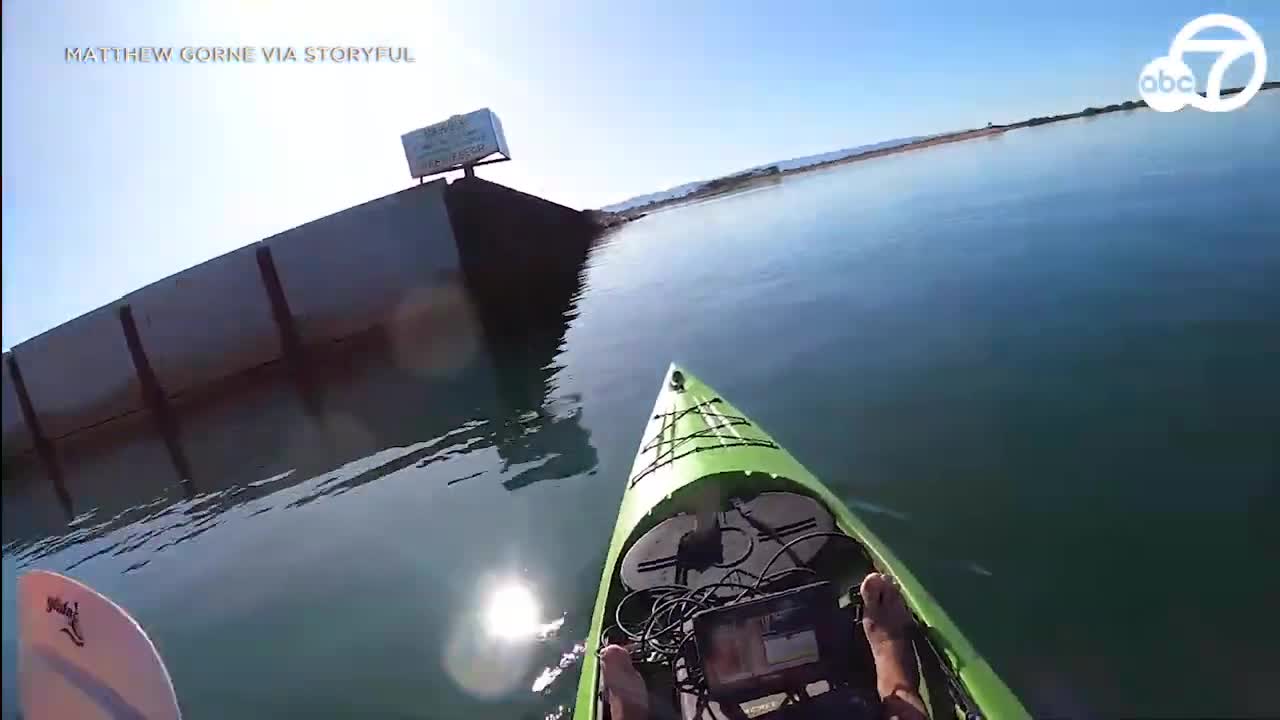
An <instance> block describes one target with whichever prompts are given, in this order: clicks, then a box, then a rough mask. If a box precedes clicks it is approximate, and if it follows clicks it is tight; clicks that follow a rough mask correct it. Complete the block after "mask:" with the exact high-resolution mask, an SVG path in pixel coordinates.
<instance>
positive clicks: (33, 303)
mask: <svg viewBox="0 0 1280 720" xmlns="http://www.w3.org/2000/svg"><path fill="white" fill-rule="evenodd" d="M754 5H756V4H751V3H747V4H744V3H741V2H693V3H690V2H646V3H628V4H625V5H624V4H617V3H601V2H591V1H586V2H564V3H558V4H557V3H551V2H544V1H541V0H539V1H538V2H528V3H519V2H515V1H514V0H512V1H511V2H499V3H489V2H482V1H481V0H456V1H450V2H408V1H405V2H368V3H353V2H340V3H338V2H333V3H331V2H327V1H324V0H313V1H307V0H298V1H297V2H271V1H270V0H253V1H250V0H216V1H215V0H209V1H208V2H202V3H201V2H168V1H164V2H160V1H137V2H133V1H125V0H93V1H88V0H86V1H85V2H56V1H48V0H16V1H15V2H6V3H5V6H4V14H3V24H4V37H3V55H4V57H3V73H4V77H3V93H4V98H3V129H4V130H3V154H2V157H3V248H4V256H3V273H4V275H3V342H4V347H5V348H9V347H11V346H12V345H14V344H16V343H18V342H21V341H22V340H24V339H26V338H28V337H31V336H33V335H36V334H38V333H40V332H43V331H44V330H46V329H48V328H50V327H53V326H54V325H57V324H59V323H61V322H63V321H65V320H68V319H70V318H72V317H74V316H76V315H79V314H82V313H84V312H87V311H89V310H92V309H93V308H95V307H98V306H101V305H103V304H106V303H108V302H111V301H112V300H115V299H116V298H118V297H120V296H122V295H124V294H126V293H128V292H131V291H132V290H134V289H137V288H138V287H141V286H143V285H145V284H147V283H149V282H152V281H154V280H157V279H159V278H161V277H164V276H166V275H169V274H172V273H174V272H177V271H179V270H182V269H183V268H186V267H189V266H191V265H194V264H196V263H199V262H201V261H204V260H207V259H209V258H211V257H215V256H217V255H220V254H222V253H224V252H227V251H229V250H233V249H235V248H237V247H241V246H243V245H246V244H248V243H251V242H253V241H255V240H258V239H260V238H263V237H266V236H269V235H272V234H275V233H277V232H280V231H283V230H286V229H288V228H291V227H294V226H296V225H299V224H302V223H304V222H307V221H309V220H313V219H315V218H318V217H321V216H324V215H327V214H330V213H332V212H336V211H338V210H341V209H343V208H346V207H349V206H351V205H355V204H358V203H361V202H364V201H367V200H370V199H373V198H375V197H379V196H381V195H384V194H387V193H390V192H394V191H396V190H399V189H402V188H404V187H407V186H409V185H410V184H411V183H412V182H413V181H412V180H411V179H410V178H409V177H408V171H407V168H406V164H405V159H404V153H403V150H402V148H401V146H400V140H399V138H400V135H401V134H402V133H404V132H406V131H408V130H412V129H414V128H416V127H421V126H422V125H426V124H429V123H431V122H434V121H437V120H440V119H443V118H445V117H448V116H449V115H452V114H455V113H459V112H466V111H469V110H472V109H475V108H479V107H485V106H488V107H491V108H493V109H494V110H495V111H497V112H498V113H499V115H500V116H501V117H502V119H503V124H504V126H505V130H506V134H507V139H508V141H509V144H510V146H511V150H512V154H513V157H514V161H513V162H510V163H504V164H501V165H496V166H493V167H491V168H484V169H482V170H481V173H480V174H481V176H483V177H487V178H489V179H491V180H494V181H497V182H501V183H504V184H507V185H510V186H512V187H516V188H519V189H521V190H525V191H527V192H532V193H535V194H539V195H542V196H544V197H547V198H549V199H552V200H556V201H559V202H563V203H565V204H568V205H572V206H575V207H596V206H599V205H604V204H608V203H610V202H615V201H619V200H623V199H625V198H627V197H630V196H633V195H638V194H641V193H646V192H651V191H654V190H659V189H664V188H666V187H670V186H673V185H677V184H680V183H683V182H687V181H690V180H695V179H701V178H709V177H714V176H717V175H721V174H724V173H727V172H731V171H734V170H737V169H740V168H744V167H748V166H751V165H756V164H761V163H765V162H769V161H773V160H779V159H785V158H789V157H795V156H800V155H806V154H812V153H819V152H826V151H829V150H834V149H838V148H841V147H849V146H854V145H860V144H865V143H871V142H876V141H880V140H886V139H890V138H895V137H902V136H909V135H918V134H925V133H933V132H942V131H946V130H953V129H961V128H966V127H972V126H979V125H985V124H986V123H987V122H988V121H995V122H1007V121H1015V120H1019V119H1024V118H1026V117H1029V116H1033V115H1044V114H1052V113H1058V112H1067V111H1072V110H1077V109H1079V108H1081V107H1084V106H1087V105H1096V104H1105V103H1109V102H1116V101H1120V100H1124V99H1129V98H1133V97H1136V95H1137V93H1136V88H1135V85H1136V77H1137V73H1138V71H1139V70H1140V69H1141V67H1142V66H1143V65H1144V64H1145V63H1146V62H1147V61H1149V60H1150V59H1152V58H1153V57H1155V56H1157V55H1162V54H1164V52H1165V51H1166V49H1167V47H1168V43H1169V41H1170V39H1171V38H1172V36H1173V34H1174V32H1176V31H1177V30H1178V28H1180V27H1181V26H1182V25H1183V24H1184V23H1185V22H1187V21H1188V20H1190V19H1192V18H1194V17H1196V16H1198V15H1201V14H1204V13H1207V12H1229V13H1232V14H1236V15H1239V16H1241V17H1243V18H1244V19H1245V20H1247V21H1249V22H1250V23H1251V24H1252V25H1253V26H1254V28H1255V29H1257V31H1258V32H1259V34H1260V35H1261V36H1262V37H1263V40H1264V42H1266V44H1267V45H1268V46H1269V47H1270V48H1272V52H1271V56H1272V61H1271V69H1270V71H1269V72H1268V77H1269V79H1276V78H1277V77H1280V68H1278V67H1277V66H1280V3H1278V2H1275V1H1274V0H1259V1H1255V2H1241V1H1230V0H1223V1H1221V2H1216V3H1214V2H1198V1H1187V2H1183V1H1179V0H1171V1H1164V0H1161V1H1156V0H1152V1H1151V2H1148V3H1143V4H1138V3H1125V2H1119V1H1116V0H1111V1H1109V2H1069V3H1068V2H1055V3H1051V4H1039V3H1016V4H1015V3H1009V4H995V3H984V2H952V1H951V0H928V1H924V2H888V1H887V0H885V1H883V2H855V1H853V0H845V1H843V2H831V3H804V2H786V3H764V4H762V5H764V7H755V6H754ZM97 45H112V46H144V45H145V46H172V47H175V48H178V47H182V46H213V45H221V46H245V45H250V46H259V47H261V46H295V47H304V46H317V45H393V46H406V47H409V48H411V49H412V51H413V53H414V55H415V56H416V58H417V62H416V63H415V64H412V65H401V66H396V65H387V64H382V65H333V64H323V65H307V64H304V63H299V64H296V65H266V64H262V63H257V64H251V65H198V64H190V65H188V64H182V63H178V62H174V63H171V64H167V65H132V64H107V65H75V64H67V63H66V62H65V61H64V50H65V48H67V47H71V46H97ZM1193 67H1194V65H1193ZM1248 72H1249V65H1248V63H1247V61H1242V62H1241V63H1238V64H1237V67H1234V68H1233V72H1232V73H1231V74H1229V75H1228V81H1229V82H1231V84H1240V83H1241V82H1243V80H1242V78H1243V77H1245V76H1247V74H1248ZM1232 81H1234V82H1232Z"/></svg>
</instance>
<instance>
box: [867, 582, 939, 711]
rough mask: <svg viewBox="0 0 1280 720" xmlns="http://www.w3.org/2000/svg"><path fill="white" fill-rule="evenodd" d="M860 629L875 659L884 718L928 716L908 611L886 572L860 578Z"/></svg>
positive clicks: (895, 585) (877, 684) (877, 685)
mask: <svg viewBox="0 0 1280 720" xmlns="http://www.w3.org/2000/svg"><path fill="white" fill-rule="evenodd" d="M859 592H860V594H861V595H862V606H863V612H862V629H863V631H864V632H865V633H866V635H867V643H868V644H870V645H871V655H872V657H873V658H875V662H876V690H877V691H879V693H880V699H881V700H882V701H883V702H884V710H885V717H887V718H901V720H920V719H924V718H928V717H929V715H928V713H927V712H925V709H924V701H922V700H921V699H920V670H919V668H918V667H917V666H916V652H915V648H914V647H913V646H912V645H911V638H910V636H909V635H908V634H907V633H908V630H909V629H910V627H911V622H912V620H911V613H910V612H909V611H908V610H907V605H906V603H905V602H903V600H902V593H901V592H900V591H899V590H898V586H897V584H895V583H894V582H893V580H892V579H890V578H889V577H888V576H886V575H881V574H880V573H871V574H870V575H868V576H867V577H866V578H865V579H863V581H862V587H861V588H860V589H859Z"/></svg>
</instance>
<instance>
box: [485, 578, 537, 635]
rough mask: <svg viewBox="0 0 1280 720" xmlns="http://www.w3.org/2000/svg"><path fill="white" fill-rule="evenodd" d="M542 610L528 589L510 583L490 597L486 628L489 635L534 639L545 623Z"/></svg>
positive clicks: (486, 612) (486, 611) (500, 587)
mask: <svg viewBox="0 0 1280 720" xmlns="http://www.w3.org/2000/svg"><path fill="white" fill-rule="evenodd" d="M541 613H542V608H541V607H540V606H539V605H538V598H537V597H535V596H534V594H533V592H532V591H530V590H529V588H528V587H525V586H524V585H521V584H520V583H515V582H510V583H505V584H503V585H501V586H499V587H498V588H497V589H496V590H495V591H494V592H493V594H492V595H490V596H489V604H488V605H487V606H486V607H485V613H484V625H485V629H486V630H488V632H489V634H490V635H492V636H494V637H499V638H504V639H508V640H516V639H519V638H528V637H532V636H533V635H535V634H536V633H537V632H538V629H539V628H540V627H541V625H542V623H541V622H540V621H539V617H540V616H541Z"/></svg>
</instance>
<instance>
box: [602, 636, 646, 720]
mask: <svg viewBox="0 0 1280 720" xmlns="http://www.w3.org/2000/svg"><path fill="white" fill-rule="evenodd" d="M600 674H601V675H602V676H603V678H604V688H605V699H606V700H608V702H609V716H610V718H611V719H612V720H646V718H648V716H649V693H648V691H647V690H646V689H645V687H644V678H642V677H640V673H639V672H636V669H635V667H634V666H632V664H631V653H629V652H627V649H626V648H624V647H622V646H619V645H609V646H608V647H606V648H605V649H604V650H602V651H601V652H600Z"/></svg>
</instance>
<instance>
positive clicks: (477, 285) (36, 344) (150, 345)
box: [0, 178, 595, 474]
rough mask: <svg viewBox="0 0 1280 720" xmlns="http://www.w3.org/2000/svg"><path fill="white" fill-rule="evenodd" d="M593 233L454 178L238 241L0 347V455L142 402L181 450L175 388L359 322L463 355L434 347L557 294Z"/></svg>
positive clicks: (329, 342)
mask: <svg viewBox="0 0 1280 720" xmlns="http://www.w3.org/2000/svg"><path fill="white" fill-rule="evenodd" d="M594 234H595V231H594V227H593V226H592V224H591V223H590V222H589V221H588V220H587V218H586V216H585V215H583V214H582V213H580V212H578V211H575V210H572V209H570V208H566V207H563V206H560V205H557V204H555V203H551V202H548V201H546V200H542V199H540V198H535V197H533V196H529V195H526V194H524V193H519V192H517V191H514V190H511V189H509V188H505V187H503V186H501V185H497V184H494V183H491V182H487V181H484V180H479V179H476V178H467V179H462V180H457V181H455V182H454V183H453V184H452V185H450V184H447V183H446V182H445V181H444V180H437V181H435V182H431V183H427V184H424V185H418V186H414V187H412V188H409V189H406V190H403V191H401V192H398V193H395V194H393V195H389V196H386V197H383V198H379V199H377V200H373V201H371V202H368V203H364V204H362V205H359V206H356V207H353V208H349V209H347V210H344V211H342V212H339V213H335V214H333V215H330V216H328V217H325V218H322V219H319V220H316V221H313V222H310V223H307V224H305V225H302V226H300V227H297V228H294V229H292V230H289V231H286V232H283V233H280V234H279V235H275V236H272V237H270V238H267V239H266V240H263V241H261V242H258V243H254V244H251V245H248V246H246V247H242V248H240V249H238V250H235V251H232V252H229V253H227V254H225V255H222V256H220V257H217V258H214V259H212V260H209V261H207V262H205V263H202V264H200V265H198V266H195V267H193V268H190V269H188V270H186V271H184V272H181V273H178V274H176V275H173V276H171V277H168V278H165V279H163V280H160V281H158V282H155V283H152V284H151V285H148V286H147V287H144V288H141V289H139V290H137V291H135V292H133V293H130V294H129V295H127V296H125V297H123V298H121V299H120V300H118V301H116V302H114V303H111V304H109V305H107V306H104V307H102V308H99V309H97V310H95V311H93V312H90V313H88V314H86V315H83V316H81V317H79V318H76V319H74V320H71V321H70V322H67V323H65V324H63V325H61V326H58V327H56V328H54V329H52V330H50V331H48V332H46V333H43V334H41V335H39V336H37V337H35V338H32V339H31V340H28V341H26V342H24V343H21V344H19V345H18V346H16V347H14V348H13V351H12V353H11V356H10V354H6V358H5V368H4V372H3V388H2V395H0V397H2V399H3V421H4V422H3V430H4V456H5V458H6V459H8V458H11V457H13V456H15V455H19V454H26V453H32V452H33V451H34V454H36V455H42V456H43V455H48V456H49V457H42V459H41V460H42V462H44V463H45V464H50V463H53V464H56V463H57V462H58V460H57V458H56V457H54V455H56V454H57V453H56V450H50V451H47V452H42V451H41V447H42V443H41V437H42V438H43V439H45V440H46V441H48V442H46V443H44V444H45V445H48V444H49V442H52V443H53V445H54V446H55V447H56V446H59V445H60V444H63V441H65V440H67V439H68V438H71V437H72V436H74V435H76V434H77V433H81V432H83V431H85V430H88V429H90V428H95V427H98V426H102V425H104V424H113V423H116V421H122V420H126V419H127V418H130V417H146V416H151V418H152V420H153V421H154V425H155V426H156V427H157V428H158V431H159V432H160V434H161V435H163V436H165V439H166V443H168V444H169V445H170V453H171V455H172V454H174V453H175V452H176V453H177V454H179V455H180V454H181V450H180V448H178V449H177V450H175V449H174V447H173V446H174V445H175V444H180V443H179V441H178V436H179V433H178V430H177V428H176V427H175V426H174V420H173V418H171V417H168V413H167V409H166V408H165V407H164V406H165V405H167V404H168V403H169V402H171V401H175V398H178V399H179V400H177V402H182V401H181V400H180V398H182V397H183V396H187V395H193V396H200V395H201V394H206V395H207V394H208V393H209V392H211V391H210V390H209V388H211V387H217V386H218V384H219V383H225V382H228V381H230V380H231V379H234V378H235V377H237V376H239V375H242V374H243V373H245V372H246V371H249V370H252V369H254V368H259V367H263V366H267V365H271V364H273V363H279V362H280V361H284V365H286V366H288V367H289V368H290V372H294V373H303V370H302V368H304V367H305V362H304V360H303V356H304V355H305V354H307V353H312V352H333V351H334V348H340V347H341V345H342V343H345V341H346V340H347V339H349V338H354V337H357V336H362V335H367V334H368V333H370V332H375V333H383V334H384V335H385V336H386V338H388V339H389V341H390V342H391V343H392V347H391V351H392V352H395V353H400V354H401V355H404V356H405V357H412V358H414V362H415V363H417V364H418V365H420V366H422V368H421V370H422V372H424V373H428V374H430V373H439V368H438V367H436V366H440V367H447V366H449V365H450V363H453V364H458V363H462V362H464V361H465V362H467V363H469V362H471V358H463V357H443V356H442V354H443V355H448V354H454V355H458V356H462V355H474V353H475V352H480V351H483V350H484V348H483V347H479V349H478V350H477V349H475V348H476V347H477V346H483V345H486V344H492V343H494V342H501V341H502V340H501V339H502V338H504V337H514V336H518V335H519V333H520V328H521V326H522V325H524V324H527V323H529V322H533V321H535V320H536V319H537V317H538V316H539V313H543V314H546V313H549V312H551V309H552V308H562V307H563V305H564V303H565V302H566V301H567V298H563V297H560V296H561V295H563V294H564V292H565V287H566V285H565V283H564V279H565V278H575V279H576V277H577V274H578V272H579V271H580V269H581V266H582V262H583V259H584V258H585V255H586V251H587V248H588V246H589V244H590V242H591V239H592V237H593V236H594ZM539 308H541V310H540V309H539ZM335 343H337V344H336V345H335ZM358 345H359V343H354V344H352V347H353V348H354V347H356V346H358ZM441 348H448V352H447V353H442V351H441ZM459 348H463V350H459ZM465 348H472V349H470V350H466V349H465ZM303 374H305V373H303ZM18 377H20V378H21V379H22V380H23V381H24V382H22V383H21V385H19V384H18V383H17V382H15V380H16V378H18ZM299 385H300V387H304V386H305V385H306V380H305V378H300V382H299ZM24 389H25V395H26V399H28V400H29V402H30V408H31V411H32V412H31V415H33V417H31V418H27V417H25V414H24V412H23V409H22V404H23V403H22V400H23V398H22V397H20V396H21V395H22V394H23V393H22V391H23V390H24ZM32 421H34V425H35V426H36V427H34V428H33V427H31V425H32ZM123 424H124V425H129V426H131V427H132V426H134V425H135V423H133V422H125V423H123ZM174 462H175V463H176V464H179V465H181V464H182V463H181V462H179V460H177V459H175V461H174ZM57 472H59V471H57V470H56V469H53V470H50V474H57Z"/></svg>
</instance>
